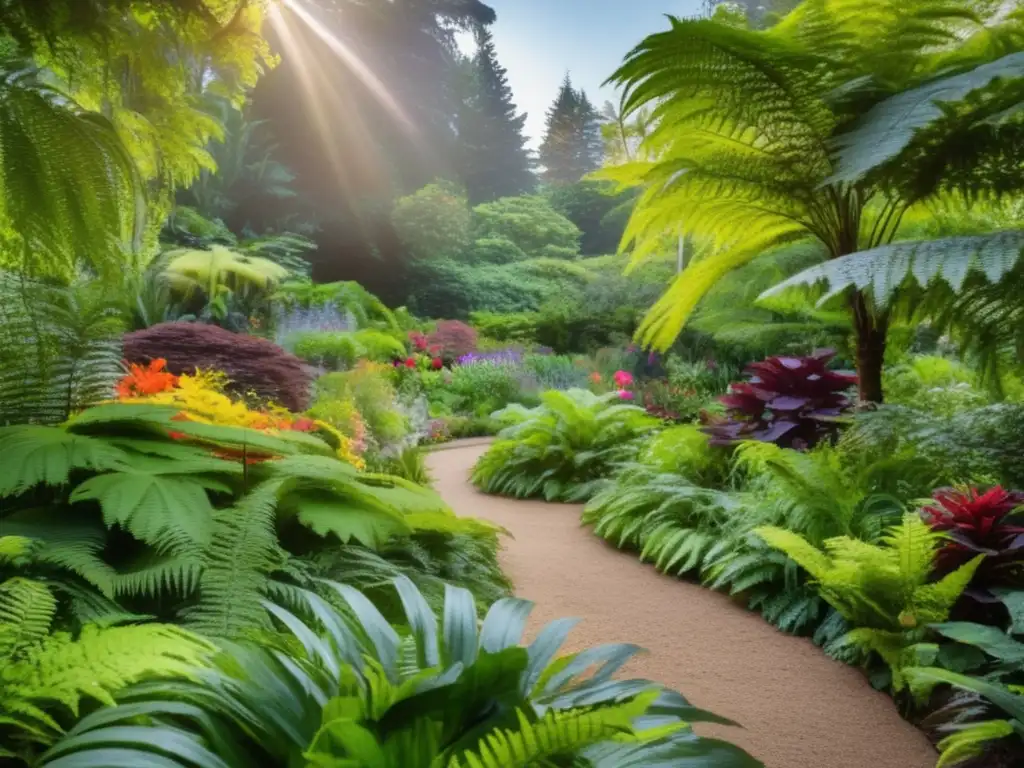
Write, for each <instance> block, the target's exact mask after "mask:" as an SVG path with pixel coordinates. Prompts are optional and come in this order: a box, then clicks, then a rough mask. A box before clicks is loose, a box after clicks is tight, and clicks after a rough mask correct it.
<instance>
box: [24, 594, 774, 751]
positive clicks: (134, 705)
mask: <svg viewBox="0 0 1024 768" xmlns="http://www.w3.org/2000/svg"><path fill="white" fill-rule="evenodd" d="M328 586H329V587H330V588H331V589H332V590H333V591H334V592H335V593H336V595H335V596H336V597H338V598H340V599H341V600H342V601H343V602H344V603H345V605H346V608H347V610H346V611H345V612H338V611H335V610H334V609H332V608H331V607H330V605H328V604H327V603H326V602H325V601H324V600H323V599H321V598H320V597H318V596H317V595H315V594H313V593H308V592H305V593H303V594H302V598H303V601H304V605H303V611H302V612H303V614H305V615H308V616H309V617H310V619H309V620H308V621H303V619H302V618H301V617H300V616H298V615H296V614H295V613H292V612H289V611H287V610H285V609H283V608H281V607H278V606H270V611H271V612H272V613H273V614H274V616H275V617H276V619H277V620H278V622H279V623H280V625H281V626H282V627H283V628H284V629H285V630H287V632H289V633H290V637H285V638H282V639H280V640H274V641H272V643H271V647H269V648H267V647H261V646H259V645H255V644H247V645H241V646H236V647H234V648H232V650H231V652H230V655H229V656H228V657H227V658H226V659H225V660H224V661H223V663H222V664H221V665H220V666H219V668H218V669H216V670H213V671H212V672H209V673H204V675H203V676H202V677H201V678H200V680H199V681H198V682H188V681H181V682H173V683H166V684H162V685H161V686H148V687H141V688H139V689H138V690H137V691H135V692H131V693H129V694H127V695H126V696H125V697H123V698H122V701H123V702H124V703H123V704H121V705H120V706H118V707H113V708H110V709H105V710H100V711H98V712H96V713H95V714H93V715H91V716H88V717H86V718H84V719H83V720H82V721H81V722H80V723H79V724H78V726H77V727H76V729H75V731H74V732H73V733H71V734H69V736H68V737H67V738H65V739H64V740H62V741H61V742H59V743H58V744H57V745H56V746H55V747H53V748H52V749H51V750H50V751H49V752H48V753H47V754H46V755H44V756H43V759H42V762H41V765H44V766H45V765H51V764H56V763H58V761H60V760H67V759H72V758H73V759H75V761H76V762H84V763H89V762H96V761H97V760H99V759H101V756H102V754H103V753H104V750H106V749H110V748H111V747H113V748H116V749H117V750H119V754H123V755H124V756H125V758H126V759H130V760H132V761H134V762H135V763H136V764H139V765H143V764H148V763H150V762H152V760H153V759H154V757H156V756H157V755H159V756H160V758H161V760H162V762H164V763H165V764H166V765H168V766H172V765H173V766H179V765H181V766H184V765H185V764H186V763H189V764H191V762H192V758H193V757H194V758H195V759H196V760H198V761H199V764H201V765H209V766H213V765H222V766H239V767H240V766H248V765H253V764H259V765H266V766H285V765H290V764H293V763H294V762H295V761H296V760H305V761H312V762H313V763H315V764H328V763H338V762H339V761H343V762H345V763H353V764H360V765H364V764H379V765H402V766H409V767H410V768H413V767H414V766H423V768H427V766H446V767H448V768H458V766H467V765H469V766H481V768H482V767H484V766H493V768H498V766H508V765H512V764H514V763H518V764H524V765H525V764H532V763H537V764H540V763H546V764H554V765H558V764H580V762H581V761H582V764H586V765H594V766H609V767H610V766H625V765H655V764H660V763H662V762H664V763H665V764H674V765H687V764H693V765H697V764H700V763H704V762H706V761H711V760H713V759H716V760H717V759H721V760H729V761H731V764H734V765H736V766H749V767H750V768H755V766H757V765H759V763H758V762H757V761H755V760H753V758H751V757H749V756H748V755H747V754H746V753H745V752H743V751H742V750H740V749H738V748H736V747H734V746H732V745H730V744H728V743H725V742H721V741H718V740H714V739H711V740H708V739H703V738H700V737H697V736H696V735H695V734H694V733H693V732H692V730H691V729H690V725H689V724H690V723H694V722H717V723H725V724H729V723H728V721H725V720H723V719H722V718H719V717H716V716H715V715H712V714H710V713H707V712H703V711H701V710H698V709H696V708H694V707H692V706H690V705H689V704H688V703H687V702H686V701H685V700H684V699H683V698H682V697H681V696H680V695H679V694H677V693H675V692H672V691H666V690H663V689H662V688H661V687H660V686H658V685H656V684H654V683H650V682H648V681H645V680H624V681H613V680H612V679H611V675H612V674H614V672H615V671H616V670H618V669H619V668H620V667H621V666H622V665H623V664H624V663H625V662H626V661H628V660H629V659H630V658H631V657H632V656H633V655H635V653H636V651H637V649H636V647H635V646H631V645H610V646H603V647H599V648H592V649H588V650H585V651H582V652H580V653H577V654H572V655H568V656H562V657H560V658H556V654H557V653H558V650H559V648H560V646H561V644H562V643H563V642H564V640H565V637H566V635H567V634H568V632H569V630H570V629H571V627H572V625H573V623H574V622H572V621H566V620H562V621H557V622H553V623H552V624H550V625H548V627H546V628H545V629H544V630H542V631H541V633H540V635H539V636H538V638H537V640H536V641H534V643H533V644H532V645H530V646H528V647H526V648H524V647H522V646H520V641H521V637H522V633H523V629H524V626H525V622H526V618H527V616H528V614H529V612H530V608H531V607H532V606H531V604H530V603H528V602H526V601H523V600H514V599H507V600H501V601H499V602H497V603H495V604H494V605H493V606H492V607H491V609H490V611H489V612H488V614H487V617H486V618H485V619H484V621H483V624H482V625H481V626H480V627H479V629H478V626H477V612H476V608H475V605H474V601H473V598H472V595H471V594H470V593H469V592H467V591H466V590H463V589H458V588H452V587H449V588H448V589H447V591H446V598H445V604H444V609H443V614H442V617H441V619H440V621H439V619H438V617H437V616H436V615H435V614H434V613H433V612H432V611H431V610H430V609H429V606H428V605H427V603H426V601H425V600H424V598H423V596H422V595H421V594H420V593H419V592H418V591H417V590H416V588H415V587H414V586H413V585H412V584H411V583H410V582H409V581H408V580H406V579H404V578H399V579H397V580H396V581H395V586H396V588H397V591H398V595H399V597H400V599H401V601H402V604H403V606H404V613H405V623H406V624H407V625H408V627H409V630H410V634H409V635H407V636H405V637H403V636H401V635H399V633H398V632H396V631H395V629H394V628H392V627H391V626H390V625H389V624H388V623H387V621H386V620H385V619H384V617H383V616H382V615H381V614H380V613H379V612H378V611H377V610H376V609H374V608H373V606H372V605H371V604H370V603H369V602H368V601H367V600H366V598H365V597H364V596H363V595H361V594H360V593H359V592H358V591H356V590H354V589H352V588H351V587H348V586H345V585H341V584H336V583H330V584H329V585H328ZM591 668H596V671H595V672H593V674H590V675H587V674H586V672H587V671H588V670H589V669H591ZM137 717H141V718H143V720H144V721H145V722H146V723H147V724H148V725H147V731H146V732H147V733H149V734H150V738H146V739H138V738H134V735H135V734H134V732H133V730H132V729H131V728H124V727H123V726H125V725H127V724H129V723H130V722H132V721H133V719H134V718H137ZM104 733H107V734H109V736H108V738H103V736H102V734H104ZM170 738H173V739H174V740H175V742H176V743H178V744H180V748H179V749H176V750H174V752H173V753H170V752H168V751H167V750H166V749H163V748H162V747H161V744H163V743H164V742H165V739H170ZM100 741H102V742H103V744H102V746H101V744H100V743H99V742H100Z"/></svg>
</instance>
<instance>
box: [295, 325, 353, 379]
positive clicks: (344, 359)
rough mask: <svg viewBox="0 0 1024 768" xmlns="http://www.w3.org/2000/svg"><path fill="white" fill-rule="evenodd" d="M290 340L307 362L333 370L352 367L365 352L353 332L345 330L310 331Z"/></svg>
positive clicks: (298, 353)
mask: <svg viewBox="0 0 1024 768" xmlns="http://www.w3.org/2000/svg"><path fill="white" fill-rule="evenodd" d="M288 341H289V344H290V345H291V347H292V349H293V350H294V352H295V354H296V355H298V356H299V357H301V358H302V359H303V360H305V361H306V362H307V363H310V364H312V365H318V366H321V367H323V368H330V369H332V370H340V369H345V368H351V367H352V366H353V365H355V362H356V360H358V359H359V358H360V356H361V355H362V354H363V349H362V347H360V346H359V344H358V343H356V340H355V338H354V337H353V334H351V333H345V332H343V331H308V332H306V333H300V334H297V335H295V336H293V337H291V338H290V339H289V340H288Z"/></svg>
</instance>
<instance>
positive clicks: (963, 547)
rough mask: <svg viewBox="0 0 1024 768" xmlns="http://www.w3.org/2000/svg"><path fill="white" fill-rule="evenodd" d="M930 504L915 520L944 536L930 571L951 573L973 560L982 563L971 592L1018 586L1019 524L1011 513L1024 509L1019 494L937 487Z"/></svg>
mask: <svg viewBox="0 0 1024 768" xmlns="http://www.w3.org/2000/svg"><path fill="white" fill-rule="evenodd" d="M932 498H933V502H932V503H931V504H927V505H925V506H923V507H921V519H922V520H924V522H925V523H927V524H928V526H929V527H930V528H931V529H932V530H933V531H941V532H942V533H944V534H946V540H945V542H944V543H943V545H942V548H941V549H940V550H939V554H938V559H937V560H936V563H935V567H936V570H937V571H938V572H939V573H942V574H945V573H949V572H950V571H953V570H955V569H957V568H959V567H960V566H962V565H963V564H965V563H966V562H968V561H969V560H971V558H973V557H976V556H977V555H979V554H980V555H985V560H984V562H982V564H981V567H980V568H979V569H978V571H977V573H976V574H975V577H974V580H973V582H972V587H974V588H980V589H985V588H988V587H1004V588H1006V587H1022V586H1024V583H1022V573H1021V571H1022V569H1024V521H1022V520H1020V519H1019V518H1016V517H1014V513H1017V512H1019V511H1020V508H1021V506H1024V494H1022V493H1019V492H1016V491H1006V490H1004V489H1003V488H1001V487H1000V486H998V485H997V486H995V487H994V488H990V489H989V490H987V491H985V492H984V493H980V492H979V491H978V489H977V488H964V489H955V488H940V489H939V490H937V491H935V493H933V494H932Z"/></svg>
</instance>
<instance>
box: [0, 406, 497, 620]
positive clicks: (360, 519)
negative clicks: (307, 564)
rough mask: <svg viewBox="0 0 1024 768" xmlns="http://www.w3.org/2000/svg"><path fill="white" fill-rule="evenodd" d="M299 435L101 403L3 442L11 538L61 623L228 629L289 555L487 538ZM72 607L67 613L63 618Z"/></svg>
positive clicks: (253, 615)
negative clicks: (423, 535) (24, 547)
mask: <svg viewBox="0 0 1024 768" xmlns="http://www.w3.org/2000/svg"><path fill="white" fill-rule="evenodd" d="M335 452H336V447H335V446H332V445H330V444H329V443H328V442H325V441H324V440H321V439H319V438H317V437H315V436H313V435H310V434H305V433H304V432H302V431H291V430H286V429H280V430H277V429H252V428H244V427H229V426H222V425H219V424H211V423H208V421H206V420H205V419H202V418H201V417H198V416H195V415H193V414H192V413H191V412H187V411H183V410H182V408H181V406H167V405H149V404H123V403H116V404H108V405H103V406H98V407H96V408H92V409H90V410H87V411H85V412H83V413H82V414H80V415H78V416H76V417H75V418H73V419H72V420H71V421H69V422H68V423H67V424H65V425H63V426H61V427H41V426H32V425H25V426H17V427H8V428H6V429H4V430H3V432H2V434H0V461H2V467H3V471H2V472H0V498H2V499H3V501H4V503H3V508H2V515H3V516H2V518H0V523H2V525H3V530H4V532H5V534H9V535H12V536H21V537H24V538H26V539H30V540H32V541H33V542H36V543H35V544H34V545H33V548H32V549H31V551H30V552H29V553H28V555H26V558H25V560H26V565H25V567H26V568H28V569H30V571H32V572H39V573H40V574H41V575H46V577H47V579H48V580H49V581H50V582H51V583H53V584H56V585H60V588H61V590H62V596H63V603H62V605H64V606H66V607H67V611H63V612H62V615H72V616H79V615H85V616H89V617H91V618H90V620H91V621H97V622H99V621H103V620H107V619H109V618H110V617H111V616H124V615H125V614H126V612H128V613H130V612H132V610H133V609H134V608H137V609H138V612H139V613H142V614H152V613H158V615H161V616H167V617H174V618H177V619H179V620H184V621H185V622H186V623H187V624H188V625H189V626H191V627H193V628H195V629H197V630H198V631H201V632H203V633H204V634H208V635H217V636H233V635H236V634H238V633H240V632H242V631H244V630H245V629H246V628H247V627H249V626H259V625H261V624H263V623H265V621H266V616H265V613H264V611H263V609H262V608H261V606H260V600H261V599H262V597H264V596H265V595H266V594H268V592H269V590H270V589H271V586H272V585H271V574H272V573H274V572H277V571H282V570H287V566H288V564H289V561H290V560H292V559H294V558H301V557H303V556H307V555H309V554H311V553H315V552H317V551H320V550H322V549H324V548H331V547H333V546H336V545H337V543H338V542H341V543H345V542H350V541H353V542H358V543H360V544H361V545H363V546H365V547H368V548H371V549H377V548H380V547H382V546H383V545H384V544H385V543H386V542H388V540H389V539H390V538H391V537H392V536H403V535H410V534H411V533H413V532H414V531H424V532H432V533H438V534H445V535H455V534H463V535H493V529H492V528H491V527H489V526H486V525H484V524H480V523H477V522H475V521H472V520H464V519H459V518H455V517H454V515H453V513H452V512H451V511H450V510H449V509H448V508H447V507H446V506H445V505H444V503H443V502H442V501H441V499H440V498H439V497H438V496H437V494H435V493H434V492H433V491H430V490H429V489H425V488H422V487H421V486H418V485H416V484H415V483H411V482H408V481H405V480H401V479H400V478H395V477H390V476H387V475H376V474H370V473H360V472H358V471H357V470H356V468H355V467H353V466H352V464H350V463H347V462H344V461H340V460H339V459H338V458H337V457H336V455H335ZM68 612H70V614H69V613H68Z"/></svg>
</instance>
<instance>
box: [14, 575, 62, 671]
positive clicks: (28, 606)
mask: <svg viewBox="0 0 1024 768" xmlns="http://www.w3.org/2000/svg"><path fill="white" fill-rule="evenodd" d="M56 612H57V601H56V600H55V599H54V597H53V594H52V593H51V592H50V590H49V589H48V588H47V587H46V585H45V584H43V583H41V582H38V581H33V580H32V579H25V578H20V577H18V578H13V579H7V581H4V582H3V583H0V659H2V660H3V663H4V665H5V666H6V665H7V664H11V663H12V662H13V660H14V659H15V655H16V654H17V653H18V652H19V651H20V650H21V649H23V648H26V647H29V646H33V645H35V644H36V643H38V642H39V641H41V640H42V639H43V638H45V637H46V636H47V635H48V634H49V632H50V623H51V622H52V621H53V617H54V615H55V614H56Z"/></svg>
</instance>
